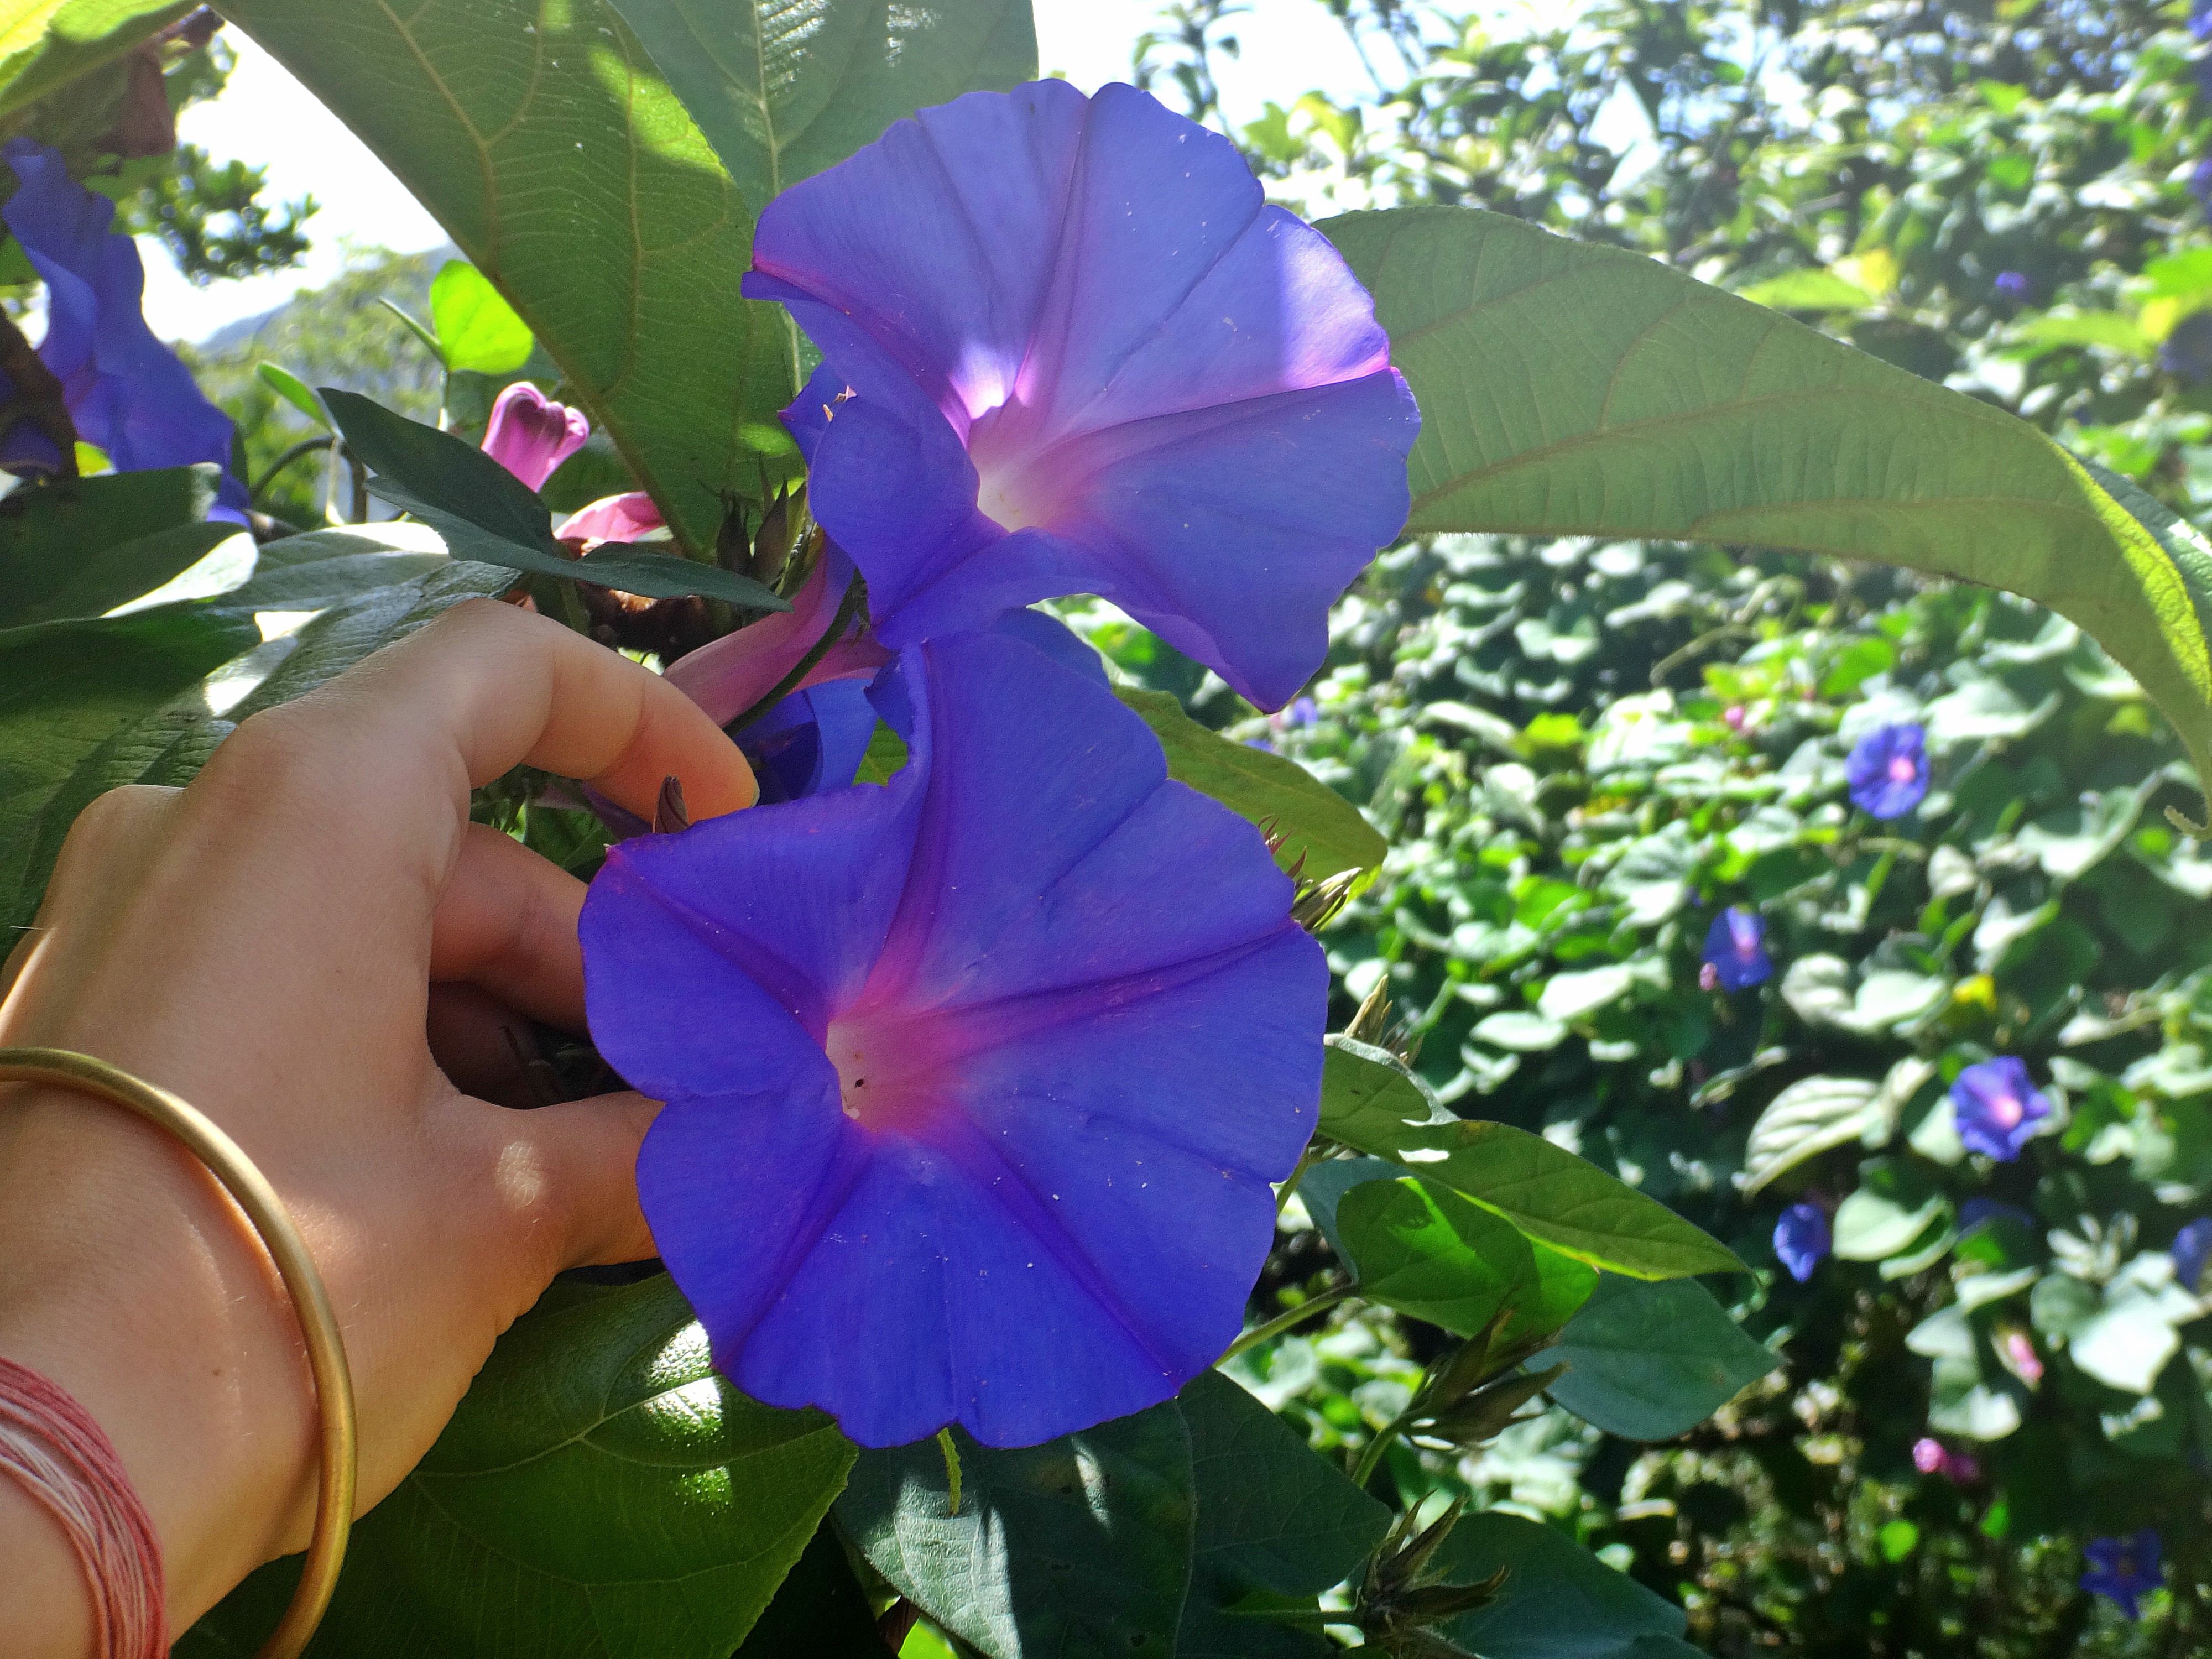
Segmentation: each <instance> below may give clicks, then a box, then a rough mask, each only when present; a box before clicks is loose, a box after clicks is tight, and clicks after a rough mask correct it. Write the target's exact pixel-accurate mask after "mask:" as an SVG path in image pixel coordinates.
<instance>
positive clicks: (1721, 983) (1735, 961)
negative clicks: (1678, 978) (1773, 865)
mask: <svg viewBox="0 0 2212 1659" xmlns="http://www.w3.org/2000/svg"><path fill="white" fill-rule="evenodd" d="M1705 966H1706V967H1707V968H1709V969H1711V970H1712V972H1711V980H1712V985H1710V986H1706V987H1705V988H1706V989H1708V990H1711V988H1713V986H1717V987H1719V988H1720V989H1722V990H1723V991H1744V990H1748V989H1750V988H1751V987H1753V986H1754V985H1764V984H1765V983H1766V981H1768V980H1770V979H1771V978H1773V977H1774V963H1773V962H1772V961H1771V959H1770V958H1769V957H1768V956H1767V954H1766V924H1765V922H1764V921H1761V920H1760V919H1759V913H1758V912H1757V911H1755V910H1747V909H1745V908H1743V906H1741V905H1740V904H1731V905H1729V908H1727V909H1725V910H1723V911H1722V912H1721V913H1720V915H1717V916H1715V917H1714V918H1713V925H1712V927H1711V928H1710V929H1709V930H1708V931H1707V932H1706V934H1705ZM1698 982H1699V984H1700V985H1705V975H1700V976H1699V981H1698Z"/></svg>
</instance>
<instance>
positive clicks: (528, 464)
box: [483, 380, 592, 489]
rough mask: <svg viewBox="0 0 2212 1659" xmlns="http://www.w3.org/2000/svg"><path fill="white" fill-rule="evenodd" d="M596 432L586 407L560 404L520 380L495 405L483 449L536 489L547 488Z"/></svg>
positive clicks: (508, 388) (485, 431) (485, 434)
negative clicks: (563, 464)
mask: <svg viewBox="0 0 2212 1659" xmlns="http://www.w3.org/2000/svg"><path fill="white" fill-rule="evenodd" d="M591 435H592V423H591V422H589V421H587V420H586V419H585V418H584V411H583V410H580V409H571V408H569V407H568V404H556V403H555V402H553V401H552V400H551V399H550V398H547V397H546V395H545V394H544V392H540V391H539V390H538V388H537V387H536V386H532V385H531V384H530V382H529V381H527V380H517V381H516V382H515V383H514V384H513V386H509V387H507V390H506V391H504V392H501V393H500V394H499V398H498V401H497V402H495V403H494V404H492V406H491V423H490V424H489V425H488V426H487V427H485V428H484V438H483V451H484V453H485V454H487V455H489V456H490V457H491V458H492V459H494V460H495V461H497V462H498V463H499V464H500V465H501V466H503V467H505V468H506V469H507V471H509V472H512V473H513V474H514V476H515V477H518V478H520V479H521V480H522V482H523V483H526V484H528V485H529V486H530V487H531V488H532V489H544V487H545V481H546V480H547V479H548V478H550V477H552V476H553V472H554V469H555V468H556V467H558V466H559V465H561V463H562V462H563V461H565V460H567V459H568V458H569V457H570V456H571V455H573V454H574V453H576V452H577V451H578V450H580V449H581V448H582V447H584V440H585V439H586V438H588V437H590V436H591Z"/></svg>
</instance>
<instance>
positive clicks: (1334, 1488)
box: [1175, 1371, 1390, 1659]
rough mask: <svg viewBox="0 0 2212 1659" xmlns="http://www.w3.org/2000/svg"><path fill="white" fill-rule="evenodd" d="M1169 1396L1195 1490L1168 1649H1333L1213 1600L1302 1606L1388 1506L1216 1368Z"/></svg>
mask: <svg viewBox="0 0 2212 1659" xmlns="http://www.w3.org/2000/svg"><path fill="white" fill-rule="evenodd" d="M1176 1409H1177V1410H1178V1411H1180V1412H1181V1413H1182V1420H1183V1424H1184V1426H1185V1427H1186V1428H1188V1431H1189V1432H1190V1457H1191V1474H1192V1478H1193V1480H1194V1485H1195V1489H1196V1492H1197V1499H1198V1521H1197V1524H1196V1528H1195V1530H1194V1534H1193V1538H1192V1556H1191V1573H1190V1593H1189V1595H1188V1598H1187V1599H1186V1600H1185V1601H1184V1603H1183V1610H1182V1627H1181V1629H1180V1631H1179V1632H1178V1633H1177V1635H1176V1643H1175V1654H1176V1659H1308V1656H1325V1655H1328V1654H1330V1653H1333V1652H1334V1651H1335V1650H1334V1648H1332V1647H1331V1646H1330V1645H1329V1644H1328V1643H1326V1642H1325V1641H1323V1640H1322V1638H1321V1637H1320V1636H1319V1635H1318V1634H1317V1633H1316V1632H1310V1631H1300V1630H1293V1629H1290V1628H1288V1627H1286V1626H1279V1625H1271V1624H1268V1623H1267V1621H1266V1620H1263V1619H1255V1618H1251V1617H1249V1616H1243V1617H1240V1616H1237V1615H1235V1614H1231V1613H1227V1612H1225V1609H1227V1608H1229V1607H1234V1606H1236V1605H1237V1603H1238V1602H1240V1601H1247V1600H1249V1599H1250V1598H1255V1597H1257V1598H1262V1599H1264V1600H1265V1601H1267V1602H1269V1603H1271V1604H1273V1605H1283V1604H1291V1605H1298V1606H1304V1607H1313V1606H1314V1605H1316V1597H1318V1596H1319V1595H1320V1594H1321V1593H1322V1591H1323V1590H1326V1589H1331V1588H1333V1587H1334V1585H1336V1584H1338V1583H1341V1582H1342V1581H1343V1580H1345V1579H1346V1578H1349V1577H1352V1575H1353V1574H1355V1573H1356V1572H1358V1570H1359V1566H1360V1564H1361V1563H1362V1562H1363V1561H1364V1560H1365V1559H1366V1558H1367V1556H1368V1554H1369V1553H1370V1551H1372V1550H1373V1549H1374V1547H1375V1546H1376V1544H1377V1543H1379V1542H1380V1541H1382V1537H1383V1533H1384V1531H1385V1530H1387V1529H1388V1528H1389V1524H1390V1511H1389V1510H1388V1509H1386V1508H1384V1507H1383V1505H1382V1504H1378V1503H1376V1501H1375V1500H1374V1499H1373V1498H1370V1497H1369V1496H1368V1495H1367V1494H1366V1493H1365V1492H1362V1491H1360V1489H1359V1488H1358V1487H1357V1486H1353V1485H1352V1482H1351V1481H1350V1480H1348V1479H1346V1476H1345V1474H1344V1473H1343V1472H1342V1471H1341V1470H1340V1469H1339V1468H1336V1466H1335V1465H1334V1464H1333V1463H1330V1462H1328V1461H1327V1460H1326V1459H1324V1458H1322V1457H1318V1456H1316V1455H1315V1454H1314V1453H1313V1452H1312V1451H1310V1450H1309V1449H1307V1446H1306V1443H1305V1437H1304V1436H1303V1435H1301V1434H1299V1433H1297V1431H1295V1430H1293V1429H1291V1427H1289V1425H1286V1424H1285V1423H1284V1422H1283V1421H1282V1420H1281V1419H1279V1418H1278V1417H1277V1416H1276V1415H1275V1414H1274V1413H1273V1412H1271V1411H1269V1410H1268V1409H1267V1407H1265V1406H1263V1405H1261V1403H1260V1402H1259V1401H1256V1400H1255V1399H1254V1398H1253V1397H1252V1396H1251V1395H1249V1394H1247V1393H1245V1392H1244V1390H1243V1389H1240V1388H1238V1387H1237V1384H1236V1383H1232V1382H1231V1381H1230V1380H1229V1379H1228V1378H1227V1377H1225V1376H1222V1375H1221V1374H1220V1373H1219V1372H1218V1371H1207V1372H1206V1373H1204V1374H1203V1375H1201V1376H1197V1377H1194V1379H1192V1381H1191V1383H1190V1384H1189V1386H1188V1387H1187V1388H1185V1389H1183V1391H1182V1394H1181V1395H1177V1396H1176Z"/></svg>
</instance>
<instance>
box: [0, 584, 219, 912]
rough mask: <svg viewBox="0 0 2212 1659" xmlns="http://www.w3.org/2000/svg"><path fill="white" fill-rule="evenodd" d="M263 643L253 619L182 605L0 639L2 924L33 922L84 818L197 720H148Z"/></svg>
mask: <svg viewBox="0 0 2212 1659" xmlns="http://www.w3.org/2000/svg"><path fill="white" fill-rule="evenodd" d="M260 638H261V635H260V633H259V631H258V629H256V628H255V627H254V626H253V623H252V619H251V618H246V617H233V616H228V615H224V614H222V613H219V612H215V611H204V610H200V609H198V608H197V607H190V606H179V605H168V606H163V607H162V608H161V609H159V610H155V611H141V612H139V613H137V615H135V616H129V617H110V618H107V619H106V620H101V621H73V622H52V623H34V624H33V625H32V626H30V627H27V628H11V629H4V630H0V926H5V927H9V929H11V930H12V929H14V928H17V927H22V926H24V925H25V924H27V922H28V921H30V919H31V917H32V915H33V913H34V912H35V911H36V910H37V908H38V903H39V897H40V894H41V893H43V892H44V891H45V890H46V876H47V873H48V872H50V871H51V870H52V867H53V860H54V855H55V854H56V853H58V851H59V850H60V848H61V842H62V837H63V836H64V834H66V833H67V831H68V829H69V826H70V823H72V822H74V821H75V819H76V815H77V813H78V812H80V811H82V810H83V808H84V805H85V804H86V803H87V802H88V801H89V800H90V799H92V798H93V796H94V795H96V794H98V793H100V792H101V791H102V790H103V789H106V788H109V787H113V784H115V783H128V782H131V781H134V780H135V778H136V776H137V773H138V772H139V771H140V770H142V769H143V768H144V767H145V766H147V765H149V764H150V763H152V762H153V761H154V759H155V757H156V756H157V755H158V754H159V753H160V752H161V750H163V749H165V748H167V745H168V744H170V743H171V742H173V740H174V739H175V738H177V737H178V736H179V734H180V733H181V732H183V730H184V728H185V726H186V725H187V724H189V723H190V711H189V710H182V711H177V712H176V713H175V714H173V717H171V718H169V719H167V720H165V721H164V722H162V723H161V724H160V726H159V727H158V730H155V729H143V730H142V729H141V728H140V722H142V721H144V720H148V719H149V717H151V716H153V715H155V714H156V713H157V712H158V711H161V710H162V709H163V708H164V707H165V705H167V704H168V703H169V702H170V701H171V699H173V698H175V697H177V696H179V694H180V693H183V692H185V691H187V690H191V688H194V687H196V686H197V684H199V681H200V679H201V678H202V677H203V676H204V675H205V674H206V673H208V671H210V670H211V669H213V668H216V666H218V665H221V664H222V663H224V662H227V661H228V660H229V659H231V658H233V657H235V656H236V655H238V654H239V653H240V652H242V651H245V650H246V649H248V648H250V647H252V646H253V645H255V644H257V643H258V641H259V640H260ZM202 712H203V713H204V711H202ZM134 734H135V735H134ZM0 938H4V939H5V940H6V943H7V944H8V945H13V944H14V942H15V940H14V936H13V933H12V931H11V932H10V933H8V934H6V935H0ZM4 954H5V952H4V951H0V955H4Z"/></svg>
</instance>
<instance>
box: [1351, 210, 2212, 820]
mask: <svg viewBox="0 0 2212 1659" xmlns="http://www.w3.org/2000/svg"><path fill="white" fill-rule="evenodd" d="M1322 229H1323V230H1324V231H1325V232H1326V233H1327V234H1328V236H1329V237H1330V239H1331V240H1333V241H1334V242H1335V243H1336V245H1337V246H1338V247H1339V248H1340V249H1341V250H1342V251H1343V252H1344V254H1345V257H1346V258H1347V259H1349V260H1350V261H1351V262H1352V268H1353V270H1356V271H1357V272H1358V274H1359V276H1360V278H1361V279H1362V280H1363V281H1364V282H1365V283H1367V285H1368V287H1369V288H1370V289H1372V290H1373V292H1374V294H1375V298H1376V316H1377V317H1378V318H1379V319H1380V320H1381V321H1382V323H1383V327H1384V328H1386V329H1387V330H1389V334H1390V338H1391V345H1392V351H1391V356H1392V360H1393V361H1394V362H1396V363H1397V364H1398V366H1399V367H1400V368H1401V369H1402V370H1403V371H1404V373H1405V374H1406V377H1407V380H1408V381H1410V382H1411V383H1412V386H1413V392H1414V394H1415V395H1416V396H1417V397H1418V398H1419V399H1420V404H1421V415H1422V421H1421V436H1420V441H1419V443H1418V444H1416V445H1415V446H1414V449H1413V455H1412V456H1411V458H1410V459H1409V463H1408V465H1409V470H1410V473H1411V483H1412V488H1413V512H1412V516H1411V519H1410V520H1409V523H1408V527H1409V528H1410V529H1411V530H1413V531H1415V532H1428V531H1501V532H1523V533H1527V534H1531V535H1544V536H1565V535H1592V536H1607V537H1629V536H1648V537H1655V538H1665V539H1668V540H1676V541H1704V542H1721V543H1727V544H1744V545H1752V546H1761V547H1773V548H1781V549H1787V550H1796V551H1800V552H1806V553H1818V554H1832V555H1840V556H1845V557H1850V558H1854V559H1871V560H1876V561H1879V562H1882V563H1885V564H1894V565H1902V566H1905V567H1907V568H1911V569H1915V570H1921V571H1926V572H1929V573H1930V574H1936V575H1942V576H1954V577H1960V578H1963V579H1965V580H1968V581H1974V582H1980V583H1984V584H1985V585H1987V586H1991V587H2001V588H2005V589H2008V590H2009V591H2011V592H2015V593H2019V594H2021V595H2024V596H2025V597H2027V598H2028V599H2033V600H2036V601H2037V602H2038V603H2039V604H2042V605H2047V606H2049V607H2050V608H2051V610H2053V611H2057V612H2059V613H2060V614H2061V615H2063V616H2064V617H2068V618H2069V620H2071V621H2073V622H2075V623H2080V624H2081V626H2082V627H2083V628H2085V629H2087V630H2088V631H2089V632H2090V633H2091V634H2092V635H2094V636H2095V637H2096V638H2097V640H2098V641H2100V643H2101V644H2102V645H2103V646H2104V647H2105V648H2106V650H2107V651H2109V652H2111V653H2112V656H2113V657H2114V658H2115V659H2118V662H2119V663H2120V665H2122V666H2123V667H2124V668H2125V669H2127V670H2128V671H2129V672H2130V673H2131V674H2133V675H2134V676H2135V678H2136V680H2137V681H2139V682H2140V683H2141V684H2142V687H2143V689H2144V690H2146V691H2148V693H2149V694H2150V695H2151V696H2152V697H2153V698H2154V700H2155V701H2156V702H2157V703H2158V704H2159V706H2160V708H2163V709H2164V710H2165V711H2166V714H2167V716H2168V718H2170V719H2171V720H2172V721H2173V722H2174V724H2175V726H2177V727H2178V728H2179V731H2180V733H2181V736H2182V738H2183V740H2184V741H2185V743H2186V744H2188V745H2189V750H2190V753H2191V756H2192V757H2194V758H2195V760H2196V763H2197V771H2198V774H2199V775H2200V776H2203V777H2204V778H2206V779H2207V780H2208V781H2212V647H2208V645H2207V642H2206V618H2207V615H2208V612H2209V611H2212V606H2208V603H2207V602H2208V598H2212V588H2208V586H2206V583H2205V573H2204V572H2203V569H2202V568H2201V565H2200V562H2197V561H2194V560H2192V559H2191V558H2189V557H2187V556H2185V555H2183V554H2182V553H2181V552H2180V551H2179V550H2177V548H2176V547H2175V546H2174V545H2172V543H2171V541H2167V542H2162V541H2161V538H2160V537H2159V536H2157V535H2155V534H2154V533H2153V532H2151V531H2150V530H2148V529H2147V528H2146V527H2145V526H2143V525H2142V524H2140V523H2138V522H2137V521H2136V518H2135V517H2134V516H2133V515H2131V514H2130V513H2129V512H2128V511H2126V510H2125V509H2124V508H2123V507H2121V505H2120V504H2119V503H2118V502H2117V501H2114V500H2113V499H2112V495H2110V494H2108V493H2107V492H2106V489H2101V488H2100V487H2099V485H2098V483H2097V482H2096V480H2095V479H2094V478H2093V477H2091V476H2090V475H2089V473H2088V472H2087V471H2085V470H2084V468H2083V467H2082V466H2081V464H2080V463H2078V462H2077V461H2075V459H2073V458H2072V457H2071V456H2069V455H2068V454H2067V453H2065V452H2064V451H2063V450H2062V449H2060V448H2059V447H2057V445H2056V444H2054V443H2052V442H2051V440H2050V439H2048V438H2046V437H2045V436H2044V435H2043V434H2041V433H2040V432H2039V431H2037V430H2036V429H2035V428H2033V427H2031V426H2029V425H2027V423H2026V422H2022V421H2020V420H2018V419H2015V417H2014V416H2010V415H2008V414H2006V413H2004V412H2003V411H2002V410H1998V409H1995V408H1992V407H1991V406H1990V405H1989V404H1984V403H1980V402H1978V401H1977V400H1975V399H1973V398H1968V397H1966V396H1964V395H1963V394H1961V393H1959V392H1951V391H1948V390H1947V389H1945V388H1944V387H1942V386H1936V385H1935V384H1933V383H1931V382H1929V381H1927V380H1922V379H1920V378H1919V377H1917V376H1916V375H1913V374H1907V373H1906V372H1905V371H1904V370H1902V369H1899V368H1893V367H1891V366H1890V365H1888V364H1887V363H1884V362H1880V361H1879V360H1877V359H1875V358H1874V357H1872V356H1868V355H1867V354H1866V353H1864V352H1862V351H1858V350H1857V349H1853V348H1852V347H1850V346H1847V345H1844V344H1842V343H1839V342H1838V341H1835V340H1832V339H1830V338H1828V337H1826V335H1823V334H1821V333H1820V332H1819V331H1816V330H1814V329H1811V328H1808V327H1806V326H1804V325H1802V324H1800V323H1797V322H1795V321H1792V320H1791V319H1789V318H1787V317H1784V316H1781V315H1779V314H1778V313H1774V312H1771V311H1769V310H1766V309H1765V308H1764V307H1759V306H1757V305H1754V304H1753V303H1752V302H1751V301H1748V300H1746V299H1743V298H1741V297H1740V296H1738V295H1731V294H1726V293H1723V292H1722V291H1721V290H1719V289H1714V288H1709V287H1707V286H1705V284H1703V283H1698V282H1695V281H1693V280H1692V279H1691V278H1690V277H1688V276H1684V275H1683V274H1682V273H1681V272H1680V271H1678V270H1673V269H1671V268H1670V267H1668V266H1666V265H1663V264H1658V263H1656V261H1653V260H1650V259H1647V258H1644V257H1642V256H1641V255H1638V254H1635V253H1632V252H1626V251H1624V250H1622V249H1620V248H1613V247H1604V246H1596V245H1595V244H1589V243H1582V242H1574V241H1570V240H1566V239H1565V238H1564V237H1559V236H1555V235H1553V234H1551V233H1550V232H1548V231H1545V230H1541V229H1540V228H1537V227H1535V226H1534V225H1531V224H1528V223H1527V222H1523V221H1522V220H1518V219H1512V218H1508V217H1505V216H1502V215H1498V214H1493V213H1484V212H1477V211H1471V210H1468V209H1465V208H1401V209H1395V210H1389V211H1384V212H1375V213H1355V214H1347V215H1346V216H1343V217H1341V218H1337V219H1333V220H1330V221H1328V222H1327V223H1326V224H1324V225H1323V226H1322Z"/></svg>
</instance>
